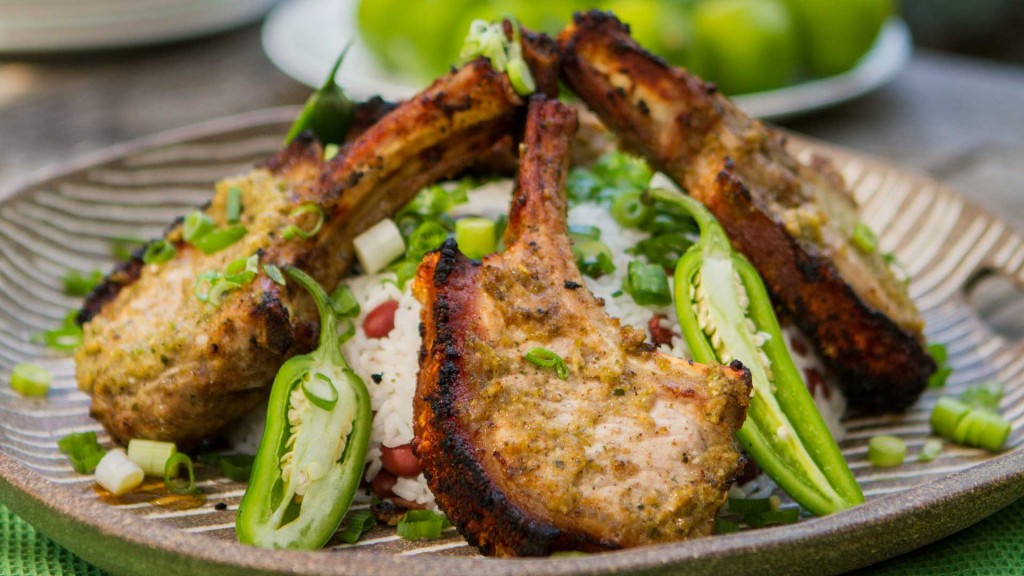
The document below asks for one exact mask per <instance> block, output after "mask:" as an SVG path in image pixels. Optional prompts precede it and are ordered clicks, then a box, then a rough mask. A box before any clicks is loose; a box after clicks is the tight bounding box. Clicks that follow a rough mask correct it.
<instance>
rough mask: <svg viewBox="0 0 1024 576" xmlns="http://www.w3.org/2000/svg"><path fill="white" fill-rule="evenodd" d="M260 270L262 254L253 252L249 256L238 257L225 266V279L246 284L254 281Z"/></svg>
mask: <svg viewBox="0 0 1024 576" xmlns="http://www.w3.org/2000/svg"><path fill="white" fill-rule="evenodd" d="M259 271H260V255H259V253H256V254H253V255H252V256H249V257H248V258H238V259H235V260H232V261H231V262H230V263H229V264H228V265H227V266H226V267H225V268H224V281H227V282H234V283H235V284H238V285H242V286H244V285H245V284H248V283H249V282H252V281H253V279H254V278H256V275H257V274H259Z"/></svg>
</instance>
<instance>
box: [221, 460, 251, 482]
mask: <svg viewBox="0 0 1024 576" xmlns="http://www.w3.org/2000/svg"><path fill="white" fill-rule="evenodd" d="M253 460H255V457H254V456H253V455H252V454H227V455H225V456H221V457H220V459H219V460H218V464H219V465H220V471H221V472H222V473H223V474H224V476H227V477H228V478H230V479H231V480H234V481H235V482H248V481H249V476H250V475H252V463H253Z"/></svg>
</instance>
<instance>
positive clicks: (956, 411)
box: [929, 396, 971, 440]
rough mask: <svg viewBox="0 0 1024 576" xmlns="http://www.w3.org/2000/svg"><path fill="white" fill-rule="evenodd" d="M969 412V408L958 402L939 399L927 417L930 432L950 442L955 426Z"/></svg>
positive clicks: (944, 398) (952, 399)
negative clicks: (930, 427) (930, 428)
mask: <svg viewBox="0 0 1024 576" xmlns="http://www.w3.org/2000/svg"><path fill="white" fill-rule="evenodd" d="M970 411H971V407H970V406H968V405H967V404H964V403H963V402H961V401H959V400H956V399H954V398H948V397H945V396H944V397H942V398H939V400H938V402H936V403H935V407H934V408H932V413H931V416H930V417H929V422H930V423H931V426H932V431H933V432H935V433H936V434H938V435H939V436H942V437H943V438H949V439H950V440H952V439H953V433H954V432H956V427H957V425H958V424H960V421H961V420H963V418H964V416H967V413H968V412H970Z"/></svg>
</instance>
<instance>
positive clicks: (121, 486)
mask: <svg viewBox="0 0 1024 576" xmlns="http://www.w3.org/2000/svg"><path fill="white" fill-rule="evenodd" d="M145 476H146V475H145V474H144V473H143V472H142V468H139V465H138V464H136V463H135V462H132V461H131V460H130V459H128V455H126V454H125V453H124V450H123V449H121V448H114V449H113V450H111V451H110V452H107V453H106V454H104V455H103V458H101V459H100V461H99V463H98V464H97V465H96V473H95V478H96V482H97V483H98V484H99V485H100V486H103V487H104V488H106V489H107V490H108V491H109V492H110V493H111V494H113V495H114V496H120V495H122V494H124V493H126V492H128V491H130V490H133V489H134V488H135V487H137V486H138V485H139V484H142V480H143V478H145Z"/></svg>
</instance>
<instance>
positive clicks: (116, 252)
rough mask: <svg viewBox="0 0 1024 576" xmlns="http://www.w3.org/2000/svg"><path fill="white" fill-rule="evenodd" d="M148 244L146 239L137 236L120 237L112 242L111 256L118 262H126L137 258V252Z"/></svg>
mask: <svg viewBox="0 0 1024 576" xmlns="http://www.w3.org/2000/svg"><path fill="white" fill-rule="evenodd" d="M145 244H146V240H145V239H144V238H137V237H135V236H118V237H116V238H112V239H111V240H110V255H111V256H113V257H114V260H117V261H118V262H126V261H128V260H131V259H132V258H133V257H134V256H135V252H136V251H137V250H139V249H140V248H142V246H144V245H145Z"/></svg>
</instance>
